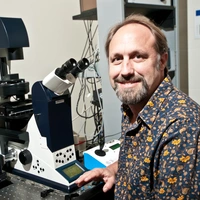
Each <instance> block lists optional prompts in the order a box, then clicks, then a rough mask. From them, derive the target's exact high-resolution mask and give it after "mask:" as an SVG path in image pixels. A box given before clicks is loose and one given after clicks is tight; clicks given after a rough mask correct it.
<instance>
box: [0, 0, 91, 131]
mask: <svg viewBox="0 0 200 200" xmlns="http://www.w3.org/2000/svg"><path fill="white" fill-rule="evenodd" d="M78 14H80V5H79V0H17V1H16V0H0V16H1V17H16V18H22V20H23V22H24V24H25V26H26V29H27V32H28V36H29V41H30V47H27V48H24V60H16V61H12V62H11V72H12V73H19V76H20V78H24V79H25V80H26V81H28V82H29V83H30V89H31V86H32V84H33V83H34V82H36V81H39V80H42V79H43V78H44V77H45V76H46V75H47V74H49V73H50V72H51V71H52V70H53V69H54V68H57V67H60V66H61V65H62V64H63V63H64V62H65V61H67V60H68V59H69V58H71V57H72V58H75V59H76V60H77V61H78V60H79V59H81V55H82V51H83V48H84V45H85V41H86V31H85V27H84V23H83V21H81V20H80V21H77V20H72V16H74V15H78ZM78 93H79V87H78V84H77V83H76V87H75V89H74V91H73V94H72V106H73V108H72V118H73V119H74V118H76V116H77V115H76V112H75V108H74V107H75V104H76V101H77V96H78ZM80 120H81V121H80ZM80 120H79V118H76V120H75V121H74V122H73V126H74V131H76V132H79V133H80V132H81V131H82V130H80V129H81V127H82V124H83V123H84V122H83V119H80ZM89 128H90V127H89Z"/></svg>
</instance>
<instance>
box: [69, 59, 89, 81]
mask: <svg viewBox="0 0 200 200" xmlns="http://www.w3.org/2000/svg"><path fill="white" fill-rule="evenodd" d="M89 65H90V63H89V61H88V59H87V58H83V59H81V60H80V61H78V63H77V66H76V67H75V68H73V69H72V70H71V72H70V73H71V74H73V76H74V77H77V76H78V74H79V73H80V72H83V71H84V70H85V69H86V68H88V67H89Z"/></svg>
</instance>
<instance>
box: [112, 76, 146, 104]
mask: <svg viewBox="0 0 200 200" xmlns="http://www.w3.org/2000/svg"><path fill="white" fill-rule="evenodd" d="M148 90H149V88H148V85H147V83H146V81H145V80H144V79H142V89H141V90H140V91H138V92H137V93H136V94H135V91H134V89H133V88H127V89H124V90H123V91H120V90H119V88H118V87H117V85H116V87H115V92H116V95H117V97H118V98H119V100H120V101H121V102H122V103H124V104H127V105H135V104H138V103H140V102H141V101H143V100H144V99H145V98H146V97H147V96H148Z"/></svg>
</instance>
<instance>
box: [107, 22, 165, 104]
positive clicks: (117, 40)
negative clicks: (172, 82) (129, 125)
mask: <svg viewBox="0 0 200 200" xmlns="http://www.w3.org/2000/svg"><path fill="white" fill-rule="evenodd" d="M154 44H155V38H154V36H153V35H152V33H151V31H150V30H149V29H148V28H147V27H145V26H143V25H140V24H128V25H126V26H124V27H122V28H120V29H119V30H118V31H117V32H116V33H115V35H114V37H113V39H112V40H111V42H110V45H109V75H110V82H111V85H112V87H113V89H114V90H115V91H116V94H117V96H118V98H119V99H120V100H121V101H122V102H123V103H125V104H128V105H134V104H138V103H140V102H141V101H143V100H145V99H149V98H150V96H151V95H152V94H153V92H154V91H155V89H156V88H157V87H158V85H159V84H160V82H161V81H162V79H163V78H164V67H165V63H166V59H167V56H165V57H164V58H160V55H159V54H158V53H157V52H156V50H155V48H154Z"/></svg>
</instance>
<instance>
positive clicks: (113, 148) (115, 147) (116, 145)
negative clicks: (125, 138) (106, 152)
mask: <svg viewBox="0 0 200 200" xmlns="http://www.w3.org/2000/svg"><path fill="white" fill-rule="evenodd" d="M119 147H120V144H119V143H117V144H114V145H112V146H110V148H111V149H112V150H115V149H117V148H119Z"/></svg>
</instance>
